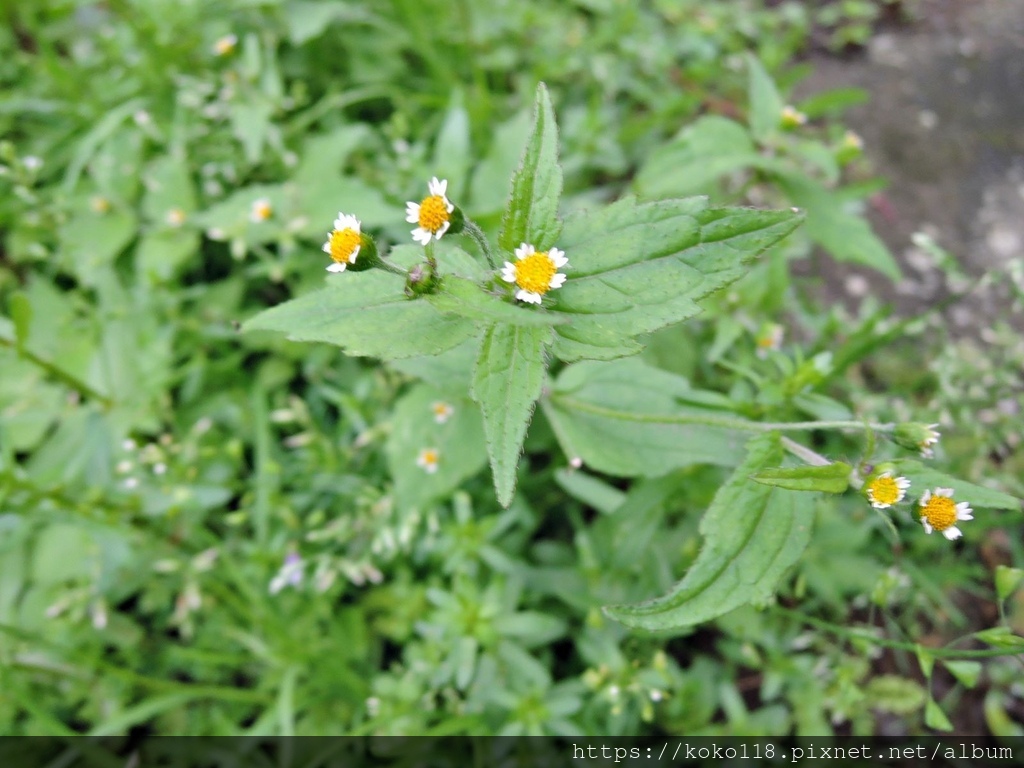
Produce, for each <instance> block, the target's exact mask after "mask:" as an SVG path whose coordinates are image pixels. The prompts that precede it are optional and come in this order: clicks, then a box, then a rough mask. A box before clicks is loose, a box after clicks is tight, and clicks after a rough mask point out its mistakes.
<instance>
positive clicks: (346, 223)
mask: <svg viewBox="0 0 1024 768" xmlns="http://www.w3.org/2000/svg"><path fill="white" fill-rule="evenodd" d="M362 242H363V241H362V233H361V232H360V230H359V219H357V218H356V217H355V216H349V215H348V214H346V213H339V214H338V218H336V219H335V220H334V229H333V230H331V233H330V234H329V235H328V236H327V242H326V243H324V247H323V250H324V253H326V254H328V255H329V256H330V257H331V259H332V260H333V261H334V263H333V264H331V265H330V266H329V267H327V271H328V272H344V271H345V268H346V267H347V266H348V265H349V264H355V263H356V257H357V256H359V249H360V247H361V246H362Z"/></svg>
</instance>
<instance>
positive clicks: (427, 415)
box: [384, 384, 487, 508]
mask: <svg viewBox="0 0 1024 768" xmlns="http://www.w3.org/2000/svg"><path fill="white" fill-rule="evenodd" d="M436 402H445V403H448V404H449V405H451V406H452V409H453V412H452V415H451V416H450V417H449V418H448V420H447V421H445V422H444V423H443V424H438V423H437V422H436V421H435V419H434V410H433V404H434V403H436ZM391 424H392V429H391V432H390V433H389V434H388V439H387V443H386V444H385V446H384V453H385V455H386V456H387V461H388V466H389V468H390V470H391V476H392V477H393V478H394V482H395V498H396V500H397V501H398V503H399V505H400V506H401V507H403V508H405V507H413V506H419V505H422V504H424V503H426V502H428V501H430V500H432V499H436V498H440V497H443V496H446V495H447V494H449V493H451V492H452V491H453V490H455V489H456V488H458V487H459V486H460V485H461V484H462V483H463V482H465V481H466V480H467V479H469V478H470V477H472V476H473V475H475V474H476V473H477V472H479V471H480V470H481V469H483V468H484V466H485V464H486V463H487V459H486V453H485V446H484V432H483V424H482V422H481V420H480V412H479V411H478V410H477V408H476V407H475V406H474V405H473V403H472V402H470V401H469V400H468V399H465V398H456V397H452V395H451V393H449V392H445V391H444V390H440V389H436V388H434V387H430V386H427V385H425V384H420V385H417V386H415V387H413V388H412V389H410V390H409V392H408V393H407V394H406V395H404V396H403V397H402V398H401V399H400V400H399V401H398V402H397V403H396V404H395V409H394V413H393V415H392V419H391ZM424 449H434V450H436V451H437V453H438V461H437V471H435V472H432V473H431V472H427V471H426V470H425V469H424V468H422V467H420V466H419V465H418V464H417V463H416V460H417V459H418V458H419V456H420V452H421V451H423V450H424Z"/></svg>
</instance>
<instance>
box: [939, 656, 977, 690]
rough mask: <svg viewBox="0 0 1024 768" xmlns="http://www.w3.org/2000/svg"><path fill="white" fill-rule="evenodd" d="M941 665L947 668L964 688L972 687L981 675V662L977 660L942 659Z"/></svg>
mask: <svg viewBox="0 0 1024 768" xmlns="http://www.w3.org/2000/svg"><path fill="white" fill-rule="evenodd" d="M942 666H944V667H945V668H946V669H948V670H949V673H950V674H951V675H953V677H955V678H956V679H957V682H959V683H960V685H962V686H963V687H964V688H973V687H974V686H976V685H977V684H978V678H980V677H981V664H980V663H979V662H977V661H943V662H942Z"/></svg>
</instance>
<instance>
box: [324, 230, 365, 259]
mask: <svg viewBox="0 0 1024 768" xmlns="http://www.w3.org/2000/svg"><path fill="white" fill-rule="evenodd" d="M358 246H359V233H358V232H356V231H355V230H354V229H348V228H346V229H336V230H334V231H333V232H331V258H332V259H334V260H335V261H337V262H346V261H348V260H349V258H350V257H351V256H352V251H354V250H355V249H356V248H357V247H358Z"/></svg>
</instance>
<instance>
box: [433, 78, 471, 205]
mask: <svg viewBox="0 0 1024 768" xmlns="http://www.w3.org/2000/svg"><path fill="white" fill-rule="evenodd" d="M463 102H464V98H463V95H462V91H461V90H457V91H455V92H453V93H452V100H451V103H450V104H449V106H448V112H447V113H446V114H445V116H444V122H443V123H441V128H440V130H438V132H437V141H435V142H434V158H433V161H432V162H431V167H432V168H433V169H434V172H435V173H436V175H437V176H438V178H441V179H447V180H448V194H450V195H458V194H460V193H462V194H465V192H466V180H467V177H468V176H469V165H470V162H471V161H472V158H473V152H472V150H471V147H470V130H469V113H468V112H467V111H466V107H465V106H464V105H463Z"/></svg>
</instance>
